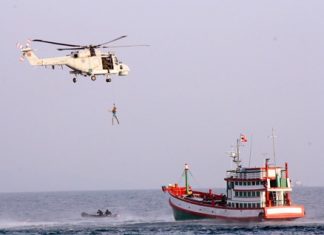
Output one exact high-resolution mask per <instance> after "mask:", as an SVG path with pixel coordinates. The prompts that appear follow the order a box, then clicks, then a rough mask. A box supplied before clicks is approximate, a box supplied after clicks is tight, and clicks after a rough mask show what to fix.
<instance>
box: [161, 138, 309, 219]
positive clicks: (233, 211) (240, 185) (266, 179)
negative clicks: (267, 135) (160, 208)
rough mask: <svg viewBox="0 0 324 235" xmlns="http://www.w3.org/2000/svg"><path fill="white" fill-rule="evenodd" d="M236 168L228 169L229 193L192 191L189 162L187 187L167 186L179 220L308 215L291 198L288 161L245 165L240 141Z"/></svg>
mask: <svg viewBox="0 0 324 235" xmlns="http://www.w3.org/2000/svg"><path fill="white" fill-rule="evenodd" d="M231 157H232V158H233V162H234V163H235V164H236V168H235V169H233V170H229V171H227V176H226V178H225V179H224V180H225V181H226V195H225V194H216V193H213V192H212V190H211V189H209V191H208V192H201V191H195V190H192V188H191V187H190V186H189V183H188V171H189V166H188V165H187V164H185V169H184V175H185V186H184V187H180V186H178V185H177V184H173V185H169V186H163V187H162V190H163V191H164V192H168V194H169V195H170V198H169V204H170V206H171V207H172V209H173V214H174V218H175V219H176V220H184V219H204V218H215V219H216V218H219V219H226V220H270V219H279V220H284V219H297V218H301V217H303V216H304V215H305V211H304V207H303V206H302V205H295V204H293V203H292V200H291V192H292V188H291V184H290V178H289V175H288V164H287V163H285V166H284V167H279V166H273V165H270V164H269V159H266V160H265V165H264V166H262V167H254V168H245V167H242V166H241V165H240V162H241V161H240V158H239V140H237V151H236V152H231Z"/></svg>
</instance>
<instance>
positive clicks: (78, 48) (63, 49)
mask: <svg viewBox="0 0 324 235" xmlns="http://www.w3.org/2000/svg"><path fill="white" fill-rule="evenodd" d="M85 48H87V47H72V48H57V50H58V51H73V50H82V49H85Z"/></svg>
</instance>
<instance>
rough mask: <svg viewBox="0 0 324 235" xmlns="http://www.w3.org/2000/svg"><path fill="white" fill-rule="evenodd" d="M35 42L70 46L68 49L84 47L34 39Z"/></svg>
mask: <svg viewBox="0 0 324 235" xmlns="http://www.w3.org/2000/svg"><path fill="white" fill-rule="evenodd" d="M32 41H33V42H43V43H49V44H54V45H60V46H68V47H83V46H82V45H74V44H67V43H60V42H52V41H46V40H42V39H34V40H32Z"/></svg>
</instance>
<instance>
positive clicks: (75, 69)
mask: <svg viewBox="0 0 324 235" xmlns="http://www.w3.org/2000/svg"><path fill="white" fill-rule="evenodd" d="M125 37H126V36H125V35H124V36H120V37H118V38H115V39H113V40H111V41H109V42H105V43H101V44H97V45H86V46H84V45H74V44H66V43H59V42H52V41H45V40H41V39H34V40H29V41H27V43H26V45H25V46H22V45H21V44H17V47H18V48H19V49H20V50H21V52H22V56H21V57H20V60H21V61H23V60H24V58H27V60H28V61H29V63H30V64H31V65H35V66H52V68H53V69H54V68H55V66H57V65H58V66H61V67H62V68H63V65H65V66H67V67H69V68H70V69H72V71H70V74H73V75H74V77H73V82H74V83H75V82H76V81H77V79H76V76H77V75H83V76H90V77H91V80H92V81H95V80H96V76H97V75H104V76H106V82H111V78H110V75H119V76H127V75H128V72H129V67H128V66H127V65H126V64H123V63H122V62H120V61H118V59H117V57H116V56H115V54H114V53H112V52H107V53H102V52H101V51H100V50H99V49H98V48H112V47H132V46H148V45H126V46H106V45H107V44H109V43H112V42H114V41H117V40H120V39H122V38H125ZM31 41H33V42H42V43H49V44H55V45H60V46H67V47H68V48H58V49H57V50H59V51H64V50H72V52H71V54H69V55H67V56H62V57H50V58H42V59H41V58H38V57H37V56H36V54H35V53H34V51H33V49H32V48H31V46H30V45H31Z"/></svg>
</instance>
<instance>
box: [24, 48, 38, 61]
mask: <svg viewBox="0 0 324 235" xmlns="http://www.w3.org/2000/svg"><path fill="white" fill-rule="evenodd" d="M21 52H22V53H23V54H22V56H23V57H24V58H27V60H28V61H29V63H30V64H31V65H40V61H41V60H40V59H39V58H38V57H37V55H36V54H35V53H34V51H33V50H32V49H31V48H23V49H22V50H21Z"/></svg>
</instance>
